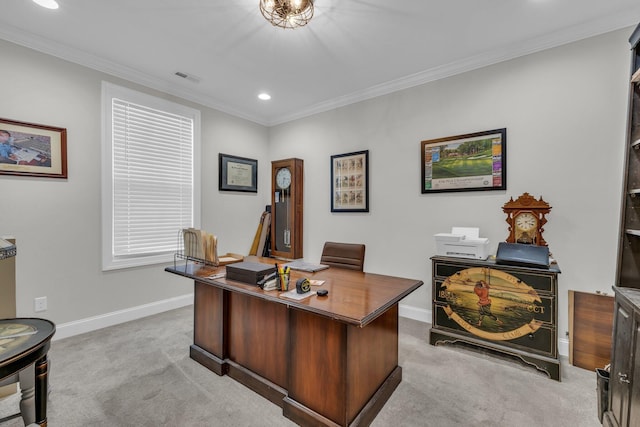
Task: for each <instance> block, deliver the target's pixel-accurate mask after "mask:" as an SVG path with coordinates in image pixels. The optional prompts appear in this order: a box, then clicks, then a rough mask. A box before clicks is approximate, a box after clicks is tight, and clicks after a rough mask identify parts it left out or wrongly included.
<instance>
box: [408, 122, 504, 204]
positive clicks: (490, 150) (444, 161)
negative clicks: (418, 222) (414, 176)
mask: <svg viewBox="0 0 640 427" xmlns="http://www.w3.org/2000/svg"><path fill="white" fill-rule="evenodd" d="M420 166H421V170H422V174H421V181H420V191H421V192H422V194H428V193H442V192H455V191H486V190H506V189H507V129H506V128H502V129H494V130H488V131H484V132H476V133H469V134H465V135H456V136H448V137H445V138H437V139H430V140H426V141H422V143H421V146H420Z"/></svg>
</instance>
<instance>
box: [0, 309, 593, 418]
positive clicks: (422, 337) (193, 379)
mask: <svg viewBox="0 0 640 427" xmlns="http://www.w3.org/2000/svg"><path fill="white" fill-rule="evenodd" d="M192 322H193V307H192V306H189V307H185V308H181V309H178V310H173V311H170V312H166V313H162V314H158V315H155V316H150V317H147V318H145V319H141V320H137V321H134V322H129V323H125V324H122V325H118V326H114V327H110V328H105V329H102V330H99V331H95V332H91V333H88V334H84V335H79V336H75V337H71V338H67V339H63V340H59V341H54V342H53V343H52V347H51V351H50V352H49V356H50V359H51V371H50V385H51V390H50V396H49V406H48V421H49V426H50V427H81V426H82V427H85V426H104V427H107V426H108V427H115V426H132V427H133V426H176V427H190V426H194V427H195V426H247V427H248V426H261V427H262V426H293V425H295V424H293V423H292V422H291V421H289V420H288V419H286V418H284V417H283V416H282V410H281V409H280V408H279V407H277V406H276V405H274V404H272V403H270V402H269V401H267V400H266V399H264V398H262V397H261V396H259V395H257V394H256V393H254V392H252V391H251V390H249V389H248V388H246V387H244V386H243V385H241V384H239V383H237V382H236V381H234V380H232V379H230V378H228V377H219V376H217V375H215V374H214V373H212V372H210V371H208V370H207V369H206V368H204V367H202V366H201V365H199V364H198V363H196V362H194V361H193V360H191V359H190V358H189V345H190V344H191V343H192V340H193V338H192V334H193V325H192ZM429 327H430V325H428V324H424V323H420V322H416V321H413V320H409V319H404V318H401V319H400V349H399V358H400V366H402V368H403V379H402V383H401V384H400V385H399V386H398V388H397V389H396V391H395V392H394V394H393V395H392V396H391V399H390V400H389V401H388V402H387V404H386V405H385V407H384V408H383V409H382V411H381V412H380V413H379V414H378V416H377V417H376V419H375V420H374V422H373V424H372V426H373V427H387V426H396V427H405V426H406V427H413V426H415V427H418V426H420V427H431V426H433V427H447V426H474V427H481V426H486V427H489V426H491V427H502V426H504V427H519V426H522V427H524V426H545V427H554V426H558V427H564V426H580V427H590V426H593V427H596V426H599V425H600V423H599V422H598V417H597V407H596V406H597V397H596V390H595V388H596V378H595V373H594V372H590V371H588V370H584V369H581V368H576V367H574V366H570V365H568V363H567V361H566V359H564V360H563V365H562V371H561V375H562V381H561V382H558V381H554V380H550V379H549V378H548V377H547V375H546V374H544V373H541V372H538V371H536V370H535V369H534V368H532V367H530V366H526V365H524V364H522V363H521V362H518V361H515V360H511V359H507V358H503V357H500V356H495V355H488V354H484V353H480V352H477V351H475V350H471V349H468V348H465V347H462V346H451V345H445V346H437V347H434V346H431V345H429V343H428V337H429ZM18 400H19V397H18V395H14V396H10V397H7V398H5V399H3V400H0V418H2V417H5V416H7V415H9V414H12V413H15V412H17V410H18ZM0 424H1V425H2V426H3V427H22V426H23V425H24V424H23V422H22V420H21V419H20V418H17V419H12V420H10V421H7V422H5V423H3V424H2V423H0Z"/></svg>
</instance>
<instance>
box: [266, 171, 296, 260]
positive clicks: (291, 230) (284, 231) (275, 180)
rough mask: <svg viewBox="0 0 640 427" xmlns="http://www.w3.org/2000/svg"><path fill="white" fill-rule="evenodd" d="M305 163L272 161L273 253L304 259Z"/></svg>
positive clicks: (287, 257)
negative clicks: (303, 203)
mask: <svg viewBox="0 0 640 427" xmlns="http://www.w3.org/2000/svg"><path fill="white" fill-rule="evenodd" d="M303 177H304V162H303V160H302V159H284V160H276V161H273V162H271V207H272V208H271V256H273V257H276V258H285V259H298V258H302V214H303V208H302V206H303V205H302V202H303V200H302V198H303Z"/></svg>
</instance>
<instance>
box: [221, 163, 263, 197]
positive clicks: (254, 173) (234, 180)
mask: <svg viewBox="0 0 640 427" xmlns="http://www.w3.org/2000/svg"><path fill="white" fill-rule="evenodd" d="M218 189H219V190H220V191H245V192H249V193H257V192H258V161H257V160H253V159H247V158H244V157H237V156H230V155H228V154H222V153H220V154H219V155H218Z"/></svg>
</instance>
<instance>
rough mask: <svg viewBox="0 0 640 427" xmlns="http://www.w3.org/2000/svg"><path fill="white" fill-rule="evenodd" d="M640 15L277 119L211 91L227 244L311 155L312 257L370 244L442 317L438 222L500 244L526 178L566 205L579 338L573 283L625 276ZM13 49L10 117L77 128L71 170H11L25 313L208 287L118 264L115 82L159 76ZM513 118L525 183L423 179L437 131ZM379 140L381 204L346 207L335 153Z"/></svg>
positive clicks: (1, 108) (208, 160)
mask: <svg viewBox="0 0 640 427" xmlns="http://www.w3.org/2000/svg"><path fill="white" fill-rule="evenodd" d="M631 30H632V29H631V28H628V29H625V30H621V31H616V32H612V33H608V34H604V35H601V36H598V37H594V38H590V39H586V40H583V41H580V42H576V43H572V44H569V45H565V46H561V47H558V48H554V49H551V50H548V51H543V52H539V53H536V54H532V55H528V56H525V57H522V58H518V59H514V60H511V61H508V62H504V63H501V64H497V65H493V66H490V67H486V68H483V69H480V70H476V71H472V72H468V73H465V74H461V75H458V76H454V77H450V78H447V79H443V80H440V81H436V82H433V83H428V84H425V85H422V86H419V87H415V88H411V89H407V90H404V91H401V92H397V93H394V94H390V95H386V96H382V97H379V98H375V99H371V100H368V101H365V102H360V103H357V104H353V105H350V106H347V107H343V108H339V109H336V110H332V111H329V112H326V113H321V114H317V115H314V116H312V117H308V118H305V119H301V120H297V121H294V122H291V123H287V124H283V125H279V126H275V127H273V128H270V129H267V128H264V127H262V126H260V125H256V124H253V123H251V122H248V121H245V120H242V119H237V118H233V117H230V116H228V115H226V114H223V113H220V112H218V111H215V110H212V109H208V108H204V107H199V108H200V109H201V110H202V122H203V129H202V136H203V155H202V170H203V172H202V188H203V189H202V195H203V203H202V218H203V219H202V222H203V224H202V225H203V228H206V229H209V230H211V231H213V232H215V233H217V234H218V235H219V237H220V241H221V244H220V245H221V248H220V249H221V251H223V252H240V253H246V252H247V251H248V250H249V247H250V245H251V241H252V239H253V234H254V232H255V229H256V227H257V224H258V219H259V216H260V213H261V212H262V210H263V208H264V205H265V204H268V203H269V201H270V191H269V190H270V189H269V187H270V181H269V177H270V161H271V160H276V159H281V158H288V157H300V158H303V159H304V160H305V207H304V212H305V218H304V223H305V235H304V253H305V258H307V259H308V260H311V261H314V260H318V259H319V257H320V251H321V248H322V244H323V242H324V241H325V240H330V239H331V240H342V241H354V242H363V243H365V244H366V245H367V259H366V263H365V269H366V270H368V271H371V272H378V273H388V274H395V275H402V276H408V277H413V278H419V279H421V280H423V281H424V282H425V286H423V287H422V288H420V289H419V290H418V291H416V292H415V293H414V294H412V295H410V296H409V297H407V298H406V299H405V300H404V301H403V304H402V307H401V313H402V314H404V315H407V316H411V317H415V318H421V319H424V320H430V309H431V305H430V301H431V289H430V277H431V268H430V263H429V257H430V256H432V255H433V254H434V253H435V244H434V240H433V234H435V233H439V232H446V231H448V230H449V229H450V228H451V227H452V226H476V227H480V230H481V235H482V236H484V237H488V238H489V239H490V240H491V250H492V251H495V248H496V246H497V244H498V242H500V241H502V240H504V239H505V238H506V235H507V225H506V223H505V221H504V218H505V216H504V214H503V213H502V210H501V207H502V205H503V204H504V203H505V202H506V201H507V200H508V199H509V197H511V196H516V197H517V196H518V195H520V194H521V193H523V192H525V191H526V192H529V193H531V194H533V195H534V196H536V197H539V196H543V197H544V199H545V200H546V201H547V202H549V203H550V204H551V205H552V206H553V209H552V211H551V214H550V215H549V216H548V218H549V223H548V225H547V226H546V227H545V229H546V231H545V238H546V240H547V241H548V242H549V244H550V247H551V251H552V253H553V255H554V256H555V257H556V258H557V259H558V261H559V264H560V268H561V269H562V274H561V277H560V292H559V294H560V299H559V306H558V311H559V319H560V328H559V336H560V337H564V331H566V329H567V325H568V323H567V291H568V290H569V289H574V290H581V291H594V290H601V291H605V292H610V287H611V286H612V285H613V281H614V276H615V261H616V251H617V233H618V220H619V205H620V190H621V185H622V184H621V182H622V171H621V167H622V159H623V152H622V148H623V144H624V138H625V129H626V107H627V83H626V82H627V78H628V72H629V47H628V42H627V38H628V36H629V34H630V33H631ZM0 50H1V51H2V53H3V66H2V67H0V90H1V93H2V97H3V99H4V100H5V101H4V102H2V103H0V117H5V118H10V119H14V120H21V121H28V122H35V123H43V124H48V125H52V126H60V127H65V128H67V130H68V137H69V144H68V145H69V148H68V150H69V151H68V160H69V179H68V180H64V181H61V180H51V179H37V178H35V179H34V178H19V177H7V176H0V191H1V192H2V205H1V208H0V215H1V216H2V220H1V222H0V224H2V228H3V229H2V230H0V232H1V233H4V234H12V235H15V236H16V237H17V238H18V241H19V242H20V244H19V249H18V250H19V256H18V257H17V258H16V262H17V282H18V290H17V299H18V314H19V315H23V316H30V315H34V313H33V298H34V297H39V296H47V297H48V299H49V302H48V305H49V310H48V311H47V312H46V316H47V317H49V318H51V319H52V320H53V321H55V322H57V323H58V324H63V326H64V325H72V324H74V323H77V322H83V321H84V320H85V319H87V318H94V317H96V316H98V317H100V316H108V315H110V314H113V313H116V312H120V311H122V310H128V309H132V308H135V307H139V306H143V305H148V304H154V303H155V302H158V301H163V300H167V299H171V298H177V297H180V296H181V295H184V294H188V293H190V292H191V283H189V281H187V280H185V279H181V278H177V277H172V276H171V275H169V274H167V273H165V272H164V271H163V268H162V266H156V267H146V268H136V269H128V270H124V271H113V272H108V273H103V272H102V271H101V270H100V252H99V251H100V242H99V239H100V172H99V171H100V82H101V81H102V80H103V79H104V80H108V81H112V82H114V83H117V84H125V85H127V86H130V87H133V88H135V89H143V88H141V87H139V86H137V85H134V84H127V83H126V82H123V81H121V80H119V79H117V78H112V77H109V76H107V75H105V74H102V73H99V72H96V71H93V70H90V69H87V68H84V67H81V66H78V65H75V64H72V63H69V62H66V61H62V60H58V59H55V58H52V57H50V56H47V55H43V54H40V53H38V52H35V51H32V50H29V49H26V48H22V47H19V46H17V45H14V44H11V43H7V42H1V41H0ZM143 90H144V89H143ZM147 92H149V93H152V94H158V93H157V92H155V91H151V90H147ZM168 98H171V97H168ZM172 99H173V98H172ZM187 104H188V105H191V106H193V104H191V103H187ZM196 107H197V106H196ZM500 127H506V128H507V159H508V164H507V186H508V189H507V191H491V192H469V193H444V194H429V195H422V194H420V191H419V181H420V165H419V161H420V158H419V150H420V141H421V140H426V139H432V138H438V137H443V136H449V135H458V134H464V133H470V132H476V131H483V130H488V129H495V128H500ZM365 149H367V150H369V151H370V162H371V163H370V174H371V175H370V185H371V194H370V209H371V210H370V212H369V213H362V214H361V213H357V214H332V213H331V212H330V199H329V197H330V195H329V158H330V156H331V155H332V154H340V153H346V152H350V151H357V150H365ZM219 152H223V153H228V154H235V155H241V156H245V157H251V158H256V159H258V160H259V193H258V194H257V195H254V194H250V195H247V194H242V195H239V194H229V193H220V192H218V189H217V174H218V172H217V154H218V153H219ZM59 330H60V329H59Z"/></svg>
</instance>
